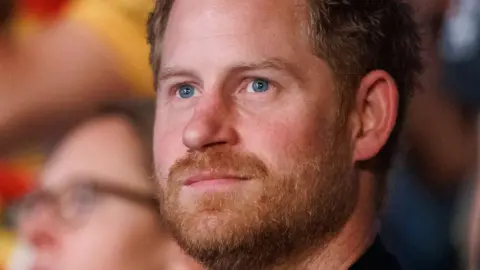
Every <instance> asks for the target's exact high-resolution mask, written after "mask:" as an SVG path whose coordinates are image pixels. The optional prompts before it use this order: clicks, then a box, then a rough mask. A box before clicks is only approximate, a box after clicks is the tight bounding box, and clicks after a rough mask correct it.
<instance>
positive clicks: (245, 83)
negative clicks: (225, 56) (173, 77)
mask: <svg viewBox="0 0 480 270" xmlns="http://www.w3.org/2000/svg"><path fill="white" fill-rule="evenodd" d="M254 80H265V81H267V82H268V83H269V84H270V85H271V86H272V87H273V88H274V89H278V88H279V85H278V83H277V82H276V81H275V80H272V79H269V78H267V77H260V76H248V77H243V78H241V80H240V83H239V86H238V88H240V89H241V92H245V90H246V88H247V86H248V84H249V83H251V82H252V81H254ZM184 85H191V86H193V87H195V89H197V91H198V89H199V87H198V86H197V84H196V83H194V82H191V81H184V82H179V83H175V84H173V85H172V86H169V88H168V96H176V95H177V91H178V90H179V89H180V87H181V86H184Z"/></svg>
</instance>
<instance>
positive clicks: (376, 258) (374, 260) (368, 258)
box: [350, 237, 402, 270]
mask: <svg viewBox="0 0 480 270" xmlns="http://www.w3.org/2000/svg"><path fill="white" fill-rule="evenodd" d="M382 269H385V270H401V269H402V268H401V267H400V264H399V263H398V261H397V259H396V258H395V256H393V255H392V254H390V253H388V251H387V250H386V249H385V247H384V246H383V244H382V242H381V241H380V238H379V237H377V238H376V239H375V242H373V245H372V246H371V247H370V248H369V249H368V250H367V251H366V252H365V254H363V256H362V257H361V258H360V259H359V260H358V261H357V262H356V263H355V264H354V265H353V266H352V267H350V270H382Z"/></svg>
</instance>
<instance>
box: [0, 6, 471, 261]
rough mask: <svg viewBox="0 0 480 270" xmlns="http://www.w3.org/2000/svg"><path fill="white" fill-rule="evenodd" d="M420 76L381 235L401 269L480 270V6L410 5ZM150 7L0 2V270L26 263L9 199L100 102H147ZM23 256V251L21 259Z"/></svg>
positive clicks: (29, 184)
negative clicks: (422, 69)
mask: <svg viewBox="0 0 480 270" xmlns="http://www.w3.org/2000/svg"><path fill="white" fill-rule="evenodd" d="M408 1H410V2H411V3H412V5H413V6H414V8H415V11H416V17H417V18H416V19H417V21H418V22H419V25H420V26H421V34H422V42H423V57H424V62H425V66H426V71H425V73H424V74H423V75H422V78H421V82H422V86H421V87H419V89H417V90H416V93H415V95H414V96H413V97H412V101H411V106H410V108H409V110H408V117H407V123H406V126H405V129H404V134H403V137H402V141H401V147H400V149H399V154H398V157H397V159H396V162H395V164H394V167H393V168H392V170H391V174H390V179H389V185H390V188H389V194H388V200H387V202H386V205H385V208H384V210H383V212H382V227H381V235H382V237H383V239H384V241H385V244H386V246H387V247H388V249H389V250H390V251H392V252H393V253H395V254H396V255H397V256H398V259H399V260H400V262H401V264H402V266H403V268H404V269H406V270H416V269H419V270H420V269H421V270H430V269H432V270H443V269H467V268H468V269H480V267H479V264H478V259H477V257H478V255H480V253H479V252H480V241H479V240H480V186H479V180H480V179H479V176H478V172H477V168H478V160H477V157H478V148H477V145H478V142H479V138H480V137H479V136H480V134H479V132H480V129H479V127H478V124H479V121H478V120H479V119H478V106H479V103H480V89H479V87H480V1H478V0H408ZM151 8H152V1H151V0H130V1H129V0H0V269H1V270H3V269H11V270H20V269H25V268H22V266H19V265H21V261H23V260H25V261H26V260H29V257H31V256H33V255H32V254H30V253H28V252H27V249H25V248H22V243H20V242H19V241H17V240H16V237H15V222H14V220H15V216H16V213H17V211H16V207H15V205H16V204H15V202H17V201H18V200H19V199H20V198H22V197H23V196H24V195H25V194H27V193H29V191H31V190H32V189H33V188H34V187H35V184H36V183H35V179H36V177H37V174H38V171H39V168H41V167H42V165H43V162H44V160H45V156H46V153H47V152H48V150H49V149H51V147H52V145H54V144H55V143H56V142H57V141H58V140H59V138H61V137H62V136H63V135H64V134H65V132H67V131H68V130H69V129H70V128H72V127H74V126H75V125H76V124H78V123H79V122H80V121H82V120H83V119H86V118H88V117H90V116H91V115H93V114H95V113H96V112H97V111H98V110H100V109H101V108H103V107H105V106H108V104H115V103H118V102H124V101H125V100H137V99H142V100H145V99H153V89H152V87H151V85H152V78H151V74H150V68H149V65H148V46H147V45H146V29H145V25H146V20H147V16H148V12H149V10H150V9H151ZM25 252H26V253H25Z"/></svg>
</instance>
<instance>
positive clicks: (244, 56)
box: [162, 0, 310, 66]
mask: <svg viewBox="0 0 480 270" xmlns="http://www.w3.org/2000/svg"><path fill="white" fill-rule="evenodd" d="M307 18H308V17H307V8H306V5H305V3H304V1H296V0H293V1H292V0H242V1H237V0H205V1H197V0H177V1H175V4H174V6H173V8H172V11H171V13H170V17H169V21H168V25H167V29H166V31H165V35H164V38H163V47H162V66H165V65H166V66H169V65H170V64H171V63H175V64H177V63H178V62H181V63H183V64H188V63H193V62H202V61H204V60H205V58H208V61H209V63H208V64H209V65H212V63H214V62H216V63H220V62H222V60H225V59H228V60H229V61H236V60H237V58H238V61H248V60H249V58H258V57H262V58H285V57H290V56H292V57H293V56H294V55H296V54H298V50H299V49H301V47H304V48H305V49H306V50H310V46H309V42H308V40H307V38H306V35H305V32H306V29H307V27H306V25H307V23H308V19H307ZM200 50H201V52H202V53H201V54H199V51H200ZM226 56H228V57H226ZM205 64H206V63H205Z"/></svg>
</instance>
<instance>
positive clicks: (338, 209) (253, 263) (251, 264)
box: [160, 129, 358, 270]
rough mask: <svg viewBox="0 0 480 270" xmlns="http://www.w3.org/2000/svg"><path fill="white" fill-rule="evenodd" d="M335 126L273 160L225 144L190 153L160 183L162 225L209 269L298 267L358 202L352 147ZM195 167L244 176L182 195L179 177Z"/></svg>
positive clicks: (339, 227)
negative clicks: (219, 187)
mask: <svg viewBox="0 0 480 270" xmlns="http://www.w3.org/2000/svg"><path fill="white" fill-rule="evenodd" d="M339 131H340V130H339V129H336V130H335V129H330V131H329V132H324V133H323V134H322V135H325V136H323V137H322V138H321V139H320V140H317V141H314V142H312V143H311V144H310V145H309V147H304V148H306V149H307V150H303V151H301V150H299V149H295V150H293V149H291V150H290V151H285V155H284V156H283V157H282V159H281V160H282V166H275V167H274V166H268V165H267V164H266V163H265V162H263V161H262V160H261V159H260V158H258V157H257V156H256V155H254V154H251V153H240V152H236V151H233V149H231V148H228V147H227V146H212V147H209V148H207V149H205V150H204V151H201V152H199V151H197V152H193V151H190V152H188V153H187V155H186V156H185V157H183V158H181V159H179V160H177V161H176V163H175V164H174V165H173V166H172V167H171V168H170V171H169V173H168V179H165V180H166V183H165V182H164V183H165V186H163V187H162V188H161V189H160V200H161V212H162V216H163V218H164V222H165V223H166V226H167V228H169V229H170V231H171V233H172V235H173V236H174V238H175V239H176V240H177V241H178V243H179V244H180V246H181V247H182V248H183V249H184V250H185V251H186V253H187V254H189V255H190V256H192V257H193V258H194V259H196V260H197V261H198V262H200V263H201V264H202V265H203V266H205V267H206V268H207V269H211V270H224V269H231V270H237V269H242V270H244V269H268V268H276V267H278V268H281V269H285V268H290V267H292V268H296V267H295V265H296V264H299V263H300V262H302V261H303V260H305V259H307V257H308V256H309V255H310V254H311V252H312V251H313V250H315V251H317V250H318V249H319V248H322V247H323V246H325V245H326V244H328V242H329V241H330V240H331V239H332V238H333V237H335V236H336V235H337V234H338V233H339V232H340V230H341V229H342V228H343V226H344V225H345V223H346V222H347V221H348V218H349V217H350V215H351V213H352V212H353V209H354V207H355V205H356V202H357V191H358V183H357V182H356V181H355V179H354V175H353V167H352V166H353V165H352V151H351V147H350V144H349V143H348V142H349V140H348V139H347V137H346V136H342V135H343V134H344V133H345V132H344V131H345V130H343V132H339ZM199 171H211V172H222V173H228V175H235V176H237V177H239V178H245V179H249V180H248V181H247V182H245V183H242V184H241V186H239V187H236V188H235V189H234V191H225V192H210V193H207V192H205V193H202V194H201V196H190V197H188V199H187V198H186V196H183V197H182V196H181V194H182V185H181V180H183V179H184V178H182V177H184V176H185V175H190V174H189V173H194V172H199ZM183 195H185V194H183ZM297 267H298V265H297Z"/></svg>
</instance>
